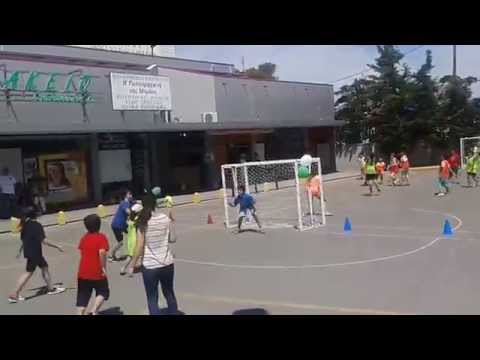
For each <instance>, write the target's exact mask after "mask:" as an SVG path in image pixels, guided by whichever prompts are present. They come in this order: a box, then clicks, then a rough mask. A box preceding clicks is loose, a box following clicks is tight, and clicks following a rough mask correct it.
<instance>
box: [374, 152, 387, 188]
mask: <svg viewBox="0 0 480 360" xmlns="http://www.w3.org/2000/svg"><path fill="white" fill-rule="evenodd" d="M385 167H386V164H385V161H383V159H382V158H379V159H378V161H377V164H376V165H375V168H376V170H377V181H378V182H379V184H381V185H383V175H384V173H385Z"/></svg>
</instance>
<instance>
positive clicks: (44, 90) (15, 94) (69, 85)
mask: <svg viewBox="0 0 480 360" xmlns="http://www.w3.org/2000/svg"><path fill="white" fill-rule="evenodd" d="M93 81H94V76H92V75H88V74H83V73H79V72H75V73H70V74H62V73H56V72H51V73H45V72H37V71H12V72H7V73H5V74H4V76H3V78H2V76H0V101H8V102H42V103H78V104H86V103H92V102H95V97H94V95H93V93H91V92H89V89H90V87H91V85H92V83H93Z"/></svg>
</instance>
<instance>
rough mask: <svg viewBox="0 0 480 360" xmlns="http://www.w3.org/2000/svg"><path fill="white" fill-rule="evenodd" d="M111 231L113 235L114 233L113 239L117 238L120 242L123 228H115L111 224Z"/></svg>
mask: <svg viewBox="0 0 480 360" xmlns="http://www.w3.org/2000/svg"><path fill="white" fill-rule="evenodd" d="M112 231H113V235H115V239H117V241H118V242H122V241H123V233H124V232H125V231H124V229H117V228H114V227H113V226H112Z"/></svg>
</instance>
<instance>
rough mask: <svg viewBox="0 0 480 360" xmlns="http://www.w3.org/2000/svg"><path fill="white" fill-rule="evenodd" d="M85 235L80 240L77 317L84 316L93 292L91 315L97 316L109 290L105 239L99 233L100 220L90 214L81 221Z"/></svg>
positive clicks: (106, 241) (106, 242)
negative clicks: (93, 299)
mask: <svg viewBox="0 0 480 360" xmlns="http://www.w3.org/2000/svg"><path fill="white" fill-rule="evenodd" d="M83 223H84V225H85V228H86V229H87V233H86V234H85V235H84V236H83V237H82V239H81V240H80V245H79V246H78V249H79V250H80V265H79V269H78V276H77V279H78V280H77V282H78V283H77V315H85V313H86V309H87V306H88V303H89V302H90V297H91V296H92V293H93V290H95V302H94V304H93V307H92V310H91V314H92V315H97V313H98V310H99V309H100V307H101V306H102V304H103V302H104V301H105V300H108V297H109V295H110V289H109V287H108V280H107V253H108V240H107V237H106V236H105V235H104V234H102V233H100V226H101V223H102V221H101V219H100V217H99V216H98V215H95V214H91V215H88V216H86V217H85V218H84V219H83Z"/></svg>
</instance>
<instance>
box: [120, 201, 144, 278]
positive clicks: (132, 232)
mask: <svg viewBox="0 0 480 360" xmlns="http://www.w3.org/2000/svg"><path fill="white" fill-rule="evenodd" d="M142 210H143V206H142V205H140V204H135V205H133V206H132V208H131V210H130V215H129V216H128V220H127V225H128V228H127V262H126V263H125V265H123V267H122V269H121V270H120V275H125V274H126V273H127V269H128V265H130V262H131V261H132V259H133V255H134V251H135V246H136V244H137V226H136V223H137V220H138V217H139V215H140V212H141V211H142Z"/></svg>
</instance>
